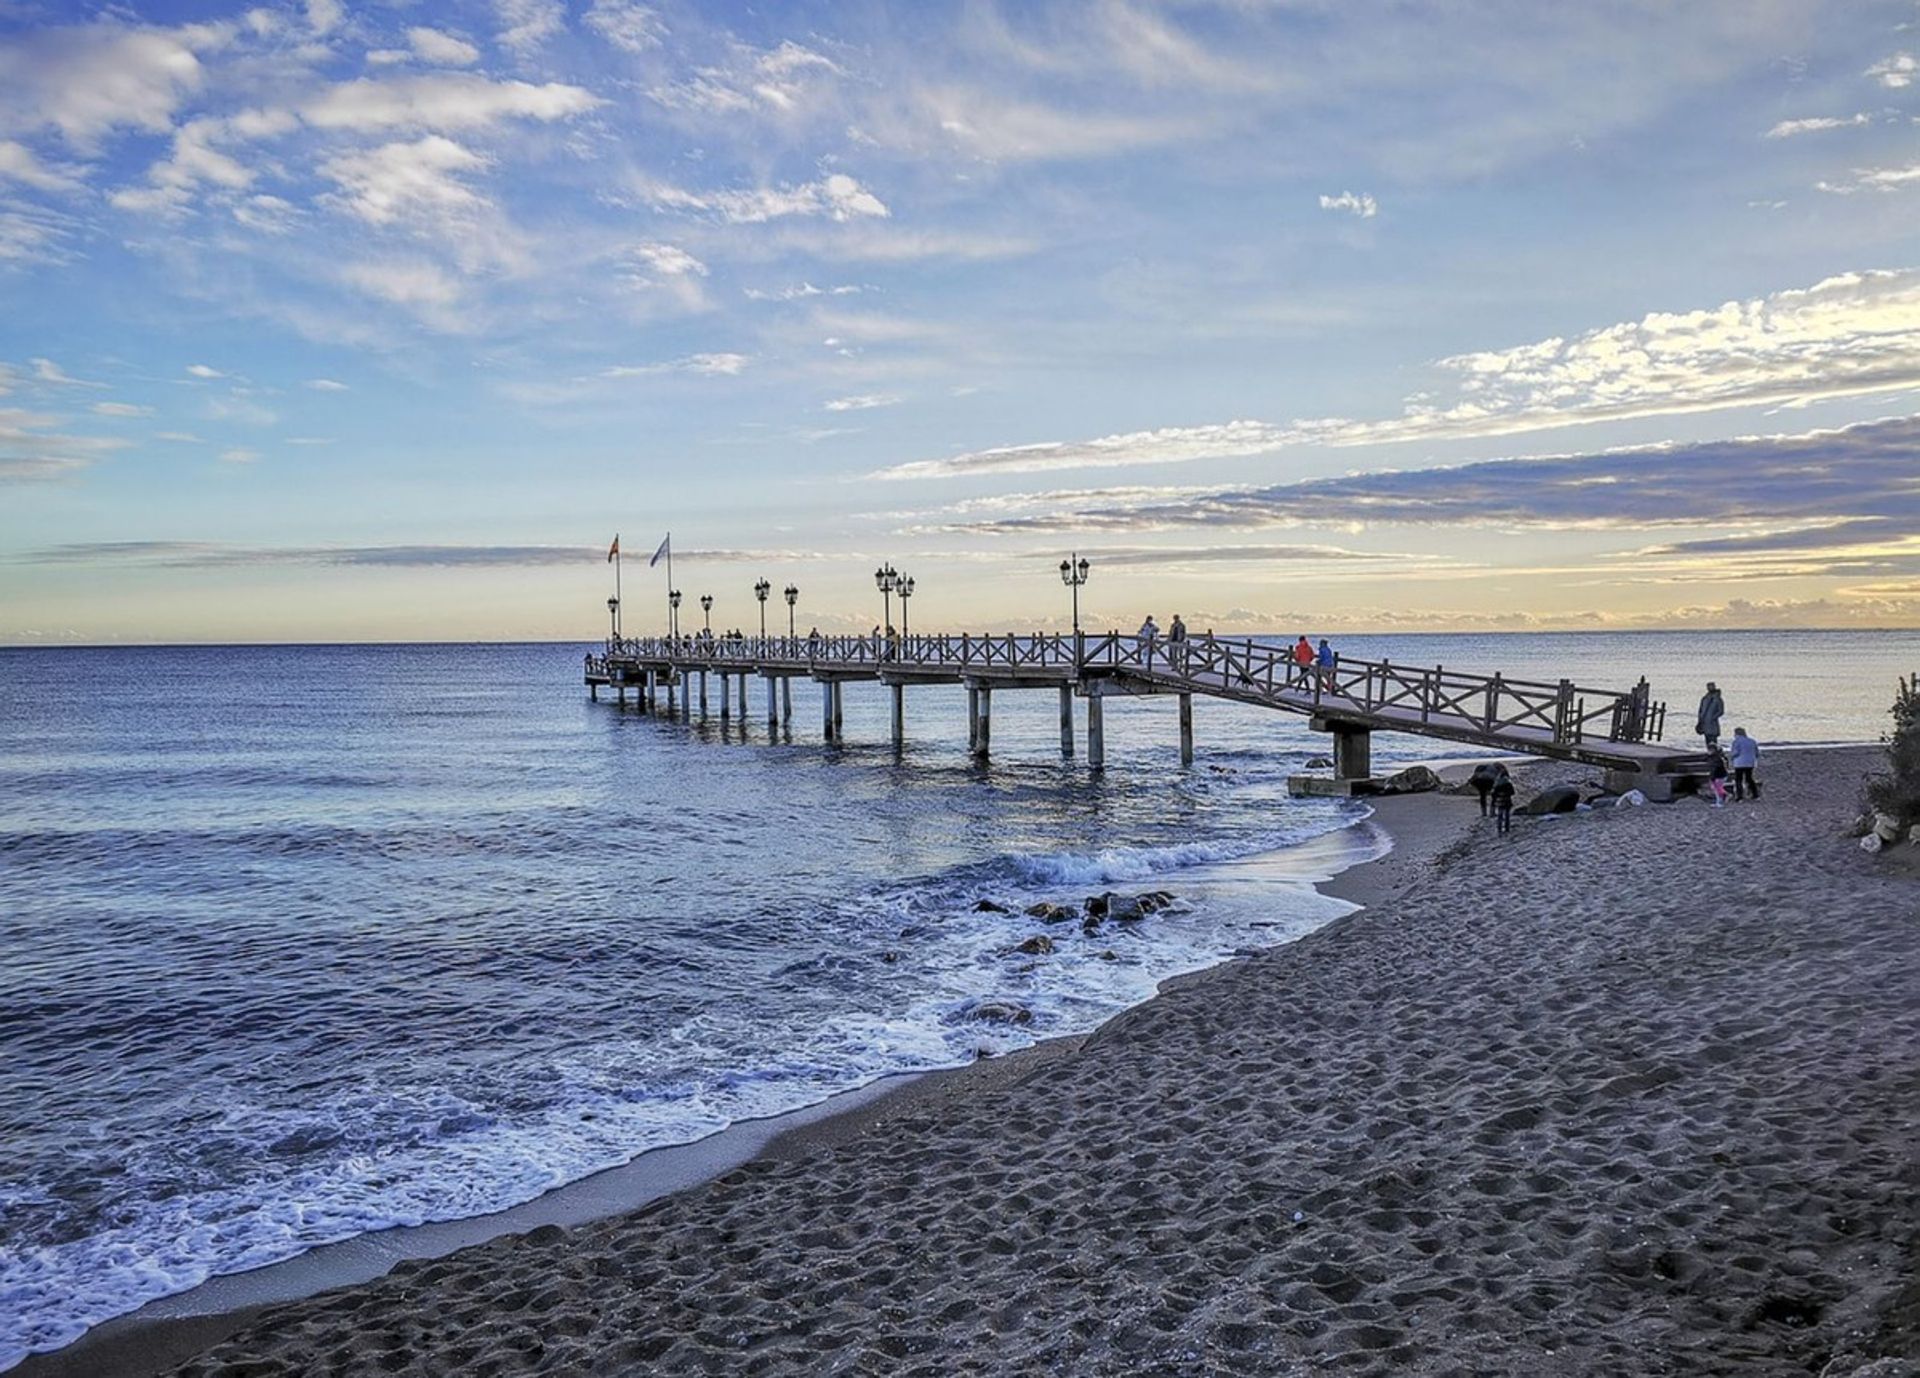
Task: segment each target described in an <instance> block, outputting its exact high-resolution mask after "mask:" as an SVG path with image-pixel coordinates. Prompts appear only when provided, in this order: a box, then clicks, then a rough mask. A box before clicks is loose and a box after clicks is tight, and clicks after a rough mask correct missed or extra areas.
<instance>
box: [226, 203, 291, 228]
mask: <svg viewBox="0 0 1920 1378" xmlns="http://www.w3.org/2000/svg"><path fill="white" fill-rule="evenodd" d="M300 216H301V211H300V208H299V207H298V206H296V205H294V204H293V203H292V202H291V201H288V200H286V199H284V198H283V197H279V196H268V195H265V194H261V195H257V196H249V197H248V198H247V199H246V200H244V201H241V202H239V203H237V204H236V205H235V206H234V208H233V218H234V219H235V220H238V221H239V222H240V223H241V224H242V225H245V226H246V227H247V228H248V229H250V230H259V231H260V232H261V233H263V234H286V233H288V232H289V231H291V230H292V229H293V227H294V225H295V224H296V223H297V222H298V221H299V219H300Z"/></svg>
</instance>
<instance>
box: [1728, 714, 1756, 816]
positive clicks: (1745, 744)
mask: <svg viewBox="0 0 1920 1378" xmlns="http://www.w3.org/2000/svg"><path fill="white" fill-rule="evenodd" d="M1731 764H1732V766H1733V797H1734V798H1735V799H1736V800H1744V799H1746V798H1747V797H1748V796H1749V795H1751V796H1752V797H1753V798H1755V799H1758V798H1759V797H1760V782H1759V781H1758V780H1756V779H1754V778H1753V770H1754V767H1755V766H1757V765H1759V764H1760V743H1758V742H1756V741H1755V740H1754V739H1753V738H1751V737H1749V736H1748V735H1747V729H1746V728H1744V727H1736V728H1734V729H1733V751H1732V756H1731Z"/></svg>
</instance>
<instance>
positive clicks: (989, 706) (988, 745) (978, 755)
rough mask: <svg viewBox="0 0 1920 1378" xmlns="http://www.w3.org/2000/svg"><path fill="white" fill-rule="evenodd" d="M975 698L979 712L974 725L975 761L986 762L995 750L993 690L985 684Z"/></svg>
mask: <svg viewBox="0 0 1920 1378" xmlns="http://www.w3.org/2000/svg"><path fill="white" fill-rule="evenodd" d="M974 697H975V701H976V702H977V703H978V704H979V712H978V714H977V715H976V716H975V718H974V723H973V755H974V759H975V760H978V761H984V760H986V759H987V757H988V755H989V754H991V752H992V748H993V690H991V689H989V688H987V686H986V685H984V684H983V685H981V686H980V687H979V689H978V690H976V691H975V695H974Z"/></svg>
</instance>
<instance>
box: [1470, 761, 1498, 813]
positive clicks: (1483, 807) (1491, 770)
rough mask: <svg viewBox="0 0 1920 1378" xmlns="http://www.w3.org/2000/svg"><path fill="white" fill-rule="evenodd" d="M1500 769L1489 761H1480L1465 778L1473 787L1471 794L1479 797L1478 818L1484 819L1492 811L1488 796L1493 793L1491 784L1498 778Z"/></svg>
mask: <svg viewBox="0 0 1920 1378" xmlns="http://www.w3.org/2000/svg"><path fill="white" fill-rule="evenodd" d="M1500 771H1501V767H1499V766H1497V765H1495V764H1494V763H1493V762H1491V761H1482V762H1481V763H1480V764H1479V765H1477V766H1475V767H1474V768H1473V774H1472V775H1470V776H1468V777H1467V783H1468V784H1470V785H1472V786H1473V792H1474V793H1475V794H1477V795H1479V796H1480V816H1481V817H1482V818H1485V817H1486V816H1487V815H1488V814H1489V813H1491V812H1493V809H1492V807H1491V805H1490V804H1489V801H1488V796H1489V795H1490V794H1492V793H1493V783H1494V781H1496V780H1498V779H1499V778H1500Z"/></svg>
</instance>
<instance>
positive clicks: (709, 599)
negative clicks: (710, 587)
mask: <svg viewBox="0 0 1920 1378" xmlns="http://www.w3.org/2000/svg"><path fill="white" fill-rule="evenodd" d="M700 615H701V616H702V617H704V618H706V621H707V635H708V636H709V637H711V636H712V635H713V595H712V594H711V593H703V594H701V595H700Z"/></svg>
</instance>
